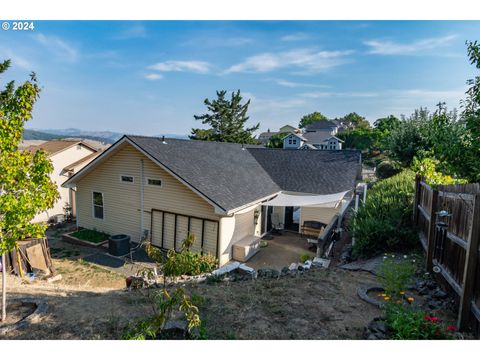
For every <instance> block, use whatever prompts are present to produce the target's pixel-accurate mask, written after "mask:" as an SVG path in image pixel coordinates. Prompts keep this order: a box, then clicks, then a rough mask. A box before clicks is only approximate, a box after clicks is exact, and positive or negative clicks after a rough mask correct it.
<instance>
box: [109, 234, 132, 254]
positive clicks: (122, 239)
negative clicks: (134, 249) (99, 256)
mask: <svg viewBox="0 0 480 360" xmlns="http://www.w3.org/2000/svg"><path fill="white" fill-rule="evenodd" d="M108 252H109V253H110V254H111V255H114V256H122V255H126V254H128V253H129V252H130V236H128V235H124V234H120V235H113V236H111V237H110V239H109V240H108Z"/></svg>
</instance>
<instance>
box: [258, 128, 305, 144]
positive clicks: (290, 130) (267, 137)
mask: <svg viewBox="0 0 480 360" xmlns="http://www.w3.org/2000/svg"><path fill="white" fill-rule="evenodd" d="M283 133H294V134H298V133H301V130H300V129H298V128H296V127H293V126H291V125H284V126H282V127H281V128H280V129H279V131H270V129H268V131H266V132H263V133H261V134H260V135H258V138H257V140H258V141H259V142H260V143H261V144H262V145H267V144H268V142H269V140H270V138H271V137H272V136H273V135H277V134H283Z"/></svg>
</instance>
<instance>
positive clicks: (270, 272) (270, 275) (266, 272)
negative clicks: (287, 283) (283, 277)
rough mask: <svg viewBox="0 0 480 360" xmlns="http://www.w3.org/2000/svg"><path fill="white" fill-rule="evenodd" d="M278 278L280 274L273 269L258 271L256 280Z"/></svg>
mask: <svg viewBox="0 0 480 360" xmlns="http://www.w3.org/2000/svg"><path fill="white" fill-rule="evenodd" d="M279 276H280V272H279V271H278V270H275V269H258V271H257V277H258V278H262V277H263V278H270V279H276V278H278V277H279Z"/></svg>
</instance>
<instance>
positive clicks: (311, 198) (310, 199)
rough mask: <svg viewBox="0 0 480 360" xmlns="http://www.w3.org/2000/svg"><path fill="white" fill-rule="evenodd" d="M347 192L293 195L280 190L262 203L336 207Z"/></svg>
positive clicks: (268, 204) (266, 204) (267, 204)
mask: <svg viewBox="0 0 480 360" xmlns="http://www.w3.org/2000/svg"><path fill="white" fill-rule="evenodd" d="M347 193H348V191H344V192H340V193H336V194H327V195H294V194H287V193H284V192H281V193H280V194H278V195H277V196H276V197H275V198H273V199H272V200H269V201H266V202H264V203H262V205H265V206H308V207H329V208H336V207H337V206H338V204H339V203H340V201H342V199H343V198H344V197H345V195H346V194H347Z"/></svg>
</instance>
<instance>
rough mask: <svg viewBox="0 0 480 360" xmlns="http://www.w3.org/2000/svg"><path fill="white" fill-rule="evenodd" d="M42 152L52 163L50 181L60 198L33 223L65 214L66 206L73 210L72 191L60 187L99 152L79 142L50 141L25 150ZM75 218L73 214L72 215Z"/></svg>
mask: <svg viewBox="0 0 480 360" xmlns="http://www.w3.org/2000/svg"><path fill="white" fill-rule="evenodd" d="M40 149H41V150H44V151H45V152H46V153H47V154H48V157H49V159H50V160H51V161H52V165H53V173H52V175H51V178H52V180H53V181H54V182H55V183H56V184H57V189H58V192H59V194H60V198H59V199H58V200H57V201H56V202H55V205H54V206H53V208H51V209H49V210H47V211H45V212H43V213H40V214H38V215H37V216H36V217H35V218H34V219H33V222H43V221H49V220H50V219H51V218H52V217H53V216H56V215H60V214H65V211H64V207H65V205H66V204H68V205H69V206H71V207H72V211H74V209H75V206H74V205H75V204H74V201H75V200H74V199H75V197H74V196H73V193H72V189H66V188H63V187H61V184H62V183H64V182H65V180H67V179H68V178H69V177H70V176H72V175H73V174H75V173H76V172H78V171H79V170H80V169H81V168H83V167H84V166H85V165H86V164H88V162H89V161H91V160H93V159H94V158H95V157H96V156H98V154H99V152H98V151H97V149H95V148H94V147H93V146H91V145H89V144H87V143H85V142H83V141H79V140H51V141H45V142H42V143H41V144H39V145H31V146H28V147H27V148H26V149H25V150H28V151H32V152H36V151H37V150H40ZM73 215H74V216H75V213H73Z"/></svg>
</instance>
